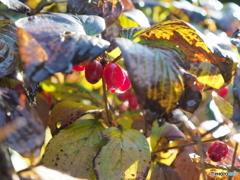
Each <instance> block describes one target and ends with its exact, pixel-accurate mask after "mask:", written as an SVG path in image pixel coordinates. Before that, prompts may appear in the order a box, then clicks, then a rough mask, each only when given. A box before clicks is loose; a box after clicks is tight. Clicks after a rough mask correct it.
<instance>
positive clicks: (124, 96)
mask: <svg viewBox="0 0 240 180" xmlns="http://www.w3.org/2000/svg"><path fill="white" fill-rule="evenodd" d="M131 94H132V93H131V91H130V90H127V91H126V92H124V93H122V94H118V95H117V97H118V99H119V100H120V101H126V100H128V99H129V98H130V95H131Z"/></svg>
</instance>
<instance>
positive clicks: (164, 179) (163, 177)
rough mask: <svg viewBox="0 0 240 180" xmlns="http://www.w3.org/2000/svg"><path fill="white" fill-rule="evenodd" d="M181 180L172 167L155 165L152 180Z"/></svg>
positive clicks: (160, 164) (161, 164)
mask: <svg viewBox="0 0 240 180" xmlns="http://www.w3.org/2000/svg"><path fill="white" fill-rule="evenodd" d="M173 179H174V180H180V178H179V176H178V174H177V173H176V172H175V171H174V169H173V168H172V167H171V166H167V165H165V164H163V163H156V164H155V165H154V168H153V171H152V175H151V179H150V180H173Z"/></svg>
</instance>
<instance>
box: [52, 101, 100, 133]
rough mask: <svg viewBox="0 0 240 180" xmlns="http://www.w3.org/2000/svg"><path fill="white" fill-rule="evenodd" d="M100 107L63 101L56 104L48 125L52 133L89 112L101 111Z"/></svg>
mask: <svg viewBox="0 0 240 180" xmlns="http://www.w3.org/2000/svg"><path fill="white" fill-rule="evenodd" d="M101 111H102V110H100V109H99V108H98V107H96V106H91V105H85V104H82V103H77V102H74V101H61V102H59V103H58V104H56V105H55V106H54V107H53V109H52V111H51V114H50V117H49V120H48V125H49V128H50V129H51V133H52V135H56V134H57V133H58V132H59V131H60V130H61V129H64V128H66V127H67V126H68V125H70V124H72V123H73V122H74V121H76V120H77V119H79V118H81V117H82V116H84V115H86V114H89V113H97V112H101Z"/></svg>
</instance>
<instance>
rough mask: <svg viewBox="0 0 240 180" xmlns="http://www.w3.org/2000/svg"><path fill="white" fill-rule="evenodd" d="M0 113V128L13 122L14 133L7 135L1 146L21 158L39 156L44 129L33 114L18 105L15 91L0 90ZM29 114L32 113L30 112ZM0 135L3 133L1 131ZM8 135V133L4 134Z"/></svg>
mask: <svg viewBox="0 0 240 180" xmlns="http://www.w3.org/2000/svg"><path fill="white" fill-rule="evenodd" d="M0 95H1V96H0V98H1V104H0V106H1V111H0V117H1V121H0V126H1V127H3V126H5V125H6V124H7V123H8V122H14V123H17V124H13V126H14V128H16V129H14V131H13V132H12V133H11V134H7V136H6V139H4V140H3V144H4V145H6V146H9V147H10V148H12V149H14V150H16V151H17V152H18V153H20V154H21V155H22V156H25V157H30V158H31V157H35V156H39V153H40V148H41V145H42V144H43V141H44V129H43V125H42V123H41V120H40V119H39V117H38V116H34V117H33V115H35V114H29V112H28V111H27V110H26V109H25V108H24V107H22V106H21V105H20V104H19V101H18V96H17V94H16V92H15V91H12V90H8V89H5V88H1V89H0ZM30 113H33V111H31V112H30ZM2 133H5V132H4V131H2ZM6 133H8V132H6Z"/></svg>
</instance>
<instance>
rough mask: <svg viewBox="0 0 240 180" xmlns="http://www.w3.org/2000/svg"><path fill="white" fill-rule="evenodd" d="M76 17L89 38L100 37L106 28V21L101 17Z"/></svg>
mask: <svg viewBox="0 0 240 180" xmlns="http://www.w3.org/2000/svg"><path fill="white" fill-rule="evenodd" d="M76 17H77V18H78V19H79V21H80V22H81V23H82V25H83V28H84V30H85V32H86V34H87V35H89V36H95V35H98V34H100V33H102V32H103V31H104V30H105V28H106V24H105V21H104V19H103V18H101V17H99V16H87V15H76Z"/></svg>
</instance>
